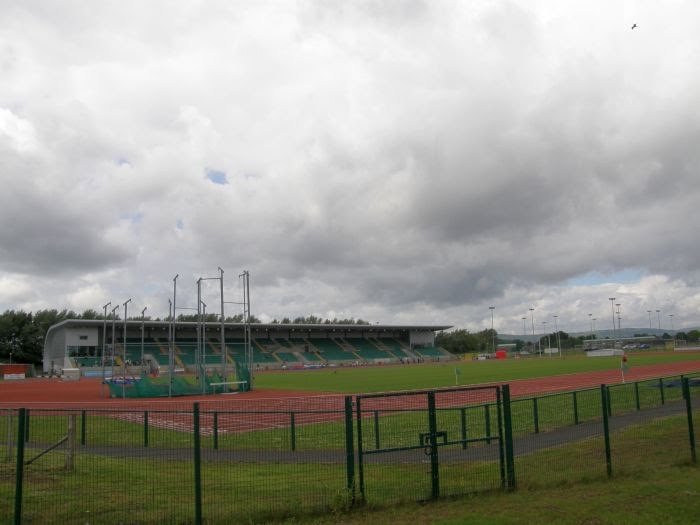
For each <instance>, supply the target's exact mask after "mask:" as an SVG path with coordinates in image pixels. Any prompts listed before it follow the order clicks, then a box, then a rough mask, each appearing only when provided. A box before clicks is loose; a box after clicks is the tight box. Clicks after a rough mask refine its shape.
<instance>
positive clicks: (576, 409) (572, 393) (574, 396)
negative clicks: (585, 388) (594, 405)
mask: <svg viewBox="0 0 700 525" xmlns="http://www.w3.org/2000/svg"><path fill="white" fill-rule="evenodd" d="M571 395H572V396H573V398H574V425H578V398H577V397H576V390H574V391H573V392H571Z"/></svg>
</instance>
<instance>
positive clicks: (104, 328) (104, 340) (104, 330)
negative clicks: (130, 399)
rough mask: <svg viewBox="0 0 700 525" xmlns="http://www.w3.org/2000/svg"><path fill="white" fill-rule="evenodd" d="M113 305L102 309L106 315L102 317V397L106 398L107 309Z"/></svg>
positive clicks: (110, 303) (108, 304) (109, 303)
mask: <svg viewBox="0 0 700 525" xmlns="http://www.w3.org/2000/svg"><path fill="white" fill-rule="evenodd" d="M111 305H112V301H110V302H108V303H107V304H106V305H104V306H103V307H102V309H103V310H104V315H103V316H102V383H100V397H104V388H105V372H106V370H105V348H106V346H107V307H108V306H111Z"/></svg>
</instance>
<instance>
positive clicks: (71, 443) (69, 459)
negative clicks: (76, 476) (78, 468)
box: [65, 414, 78, 472]
mask: <svg viewBox="0 0 700 525" xmlns="http://www.w3.org/2000/svg"><path fill="white" fill-rule="evenodd" d="M77 419H78V417H77V416H76V415H75V414H70V415H69V416H68V453H67V454H66V465H65V469H66V470H67V471H69V472H71V471H72V470H73V467H74V466H75V427H76V420H77Z"/></svg>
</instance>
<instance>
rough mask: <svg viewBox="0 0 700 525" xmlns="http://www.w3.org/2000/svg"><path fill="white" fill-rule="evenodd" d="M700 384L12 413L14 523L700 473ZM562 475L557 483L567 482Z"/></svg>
mask: <svg viewBox="0 0 700 525" xmlns="http://www.w3.org/2000/svg"><path fill="white" fill-rule="evenodd" d="M698 397H700V379H698V378H697V377H693V376H691V377H682V376H681V377H669V378H661V379H655V380H651V381H642V382H637V383H627V384H621V385H610V386H606V385H601V386H600V387H599V388H594V389H587V390H578V391H572V392H565V393H557V394H548V395H543V396H536V397H527V398H517V399H511V398H510V389H509V387H508V385H502V386H490V387H478V388H466V387H460V388H453V389H444V390H442V389H441V390H428V391H417V392H404V393H392V394H371V395H358V396H346V397H343V396H328V397H315V398H296V399H284V400H282V399H280V400H267V401H265V402H264V403H261V402H259V401H258V402H255V403H253V402H250V403H247V402H244V401H237V400H236V401H234V400H231V401H201V402H198V403H194V404H192V403H185V402H182V403H180V404H171V403H162V404H159V403H152V404H151V405H148V404H143V405H139V406H135V405H134V406H130V407H122V408H105V407H97V406H93V407H89V406H86V407H83V408H79V409H75V408H71V409H67V408H64V409H60V408H54V409H47V408H38V407H36V408H35V407H32V406H29V405H28V406H27V407H24V408H19V409H18V408H7V409H0V414H2V417H3V422H2V428H1V429H0V437H2V443H0V450H1V451H2V462H1V463H0V523H14V524H19V523H90V524H91V525H95V524H101V523H110V524H113V523H134V524H141V523H143V524H147V523H158V524H160V523H178V524H180V523H196V524H199V523H207V524H214V523H235V522H250V521H259V520H264V519H266V518H272V517H274V518H284V517H286V516H293V515H299V514H304V513H313V512H329V511H330V512H341V511H345V510H346V509H348V508H350V507H351V506H353V505H360V504H362V503H371V504H373V505H382V504H389V503H397V502H401V501H415V500H428V499H434V498H438V497H441V496H453V495H460V494H469V493H476V492H481V491H493V490H513V489H515V488H517V487H518V486H521V487H523V486H527V487H534V488H537V487H547V486H552V485H557V484H562V483H578V482H583V481H586V480H590V479H599V478H605V477H606V476H614V475H616V474H620V473H627V472H640V471H644V470H646V469H653V468H657V467H658V466H660V465H674V464H682V463H689V462H695V461H696V452H695V433H694V427H693V420H694V418H695V419H697V417H698V411H697V408H696V409H695V412H693V410H694V409H693V406H695V407H698V406H700V404H698V401H700V400H699V399H698ZM553 466H556V468H553Z"/></svg>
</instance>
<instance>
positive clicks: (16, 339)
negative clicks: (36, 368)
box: [0, 309, 370, 365]
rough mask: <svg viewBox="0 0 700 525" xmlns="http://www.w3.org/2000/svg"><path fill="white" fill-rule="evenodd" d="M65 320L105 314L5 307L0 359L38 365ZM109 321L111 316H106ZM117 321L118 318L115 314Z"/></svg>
mask: <svg viewBox="0 0 700 525" xmlns="http://www.w3.org/2000/svg"><path fill="white" fill-rule="evenodd" d="M67 319H92V320H103V319H105V316H104V314H103V313H102V312H98V311H96V310H92V309H88V310H85V311H83V312H82V313H78V312H74V311H73V310H65V309H64V310H55V309H53V310H37V311H36V312H24V311H22V310H6V311H5V312H4V313H2V314H0V362H10V361H12V362H13V363H14V362H18V363H28V364H34V365H37V364H40V363H41V360H42V358H43V353H44V338H45V337H46V332H47V331H48V329H49V328H50V327H51V326H53V325H55V324H57V323H60V322H61V321H65V320H67ZM107 319H108V320H111V319H112V318H111V316H109V315H108V316H107ZM116 319H117V320H121V319H120V317H119V316H118V315H117V316H116ZM128 319H130V320H140V319H141V316H140V315H139V316H129V317H128ZM143 319H144V320H147V321H170V318H169V317H166V318H164V319H161V318H159V317H157V318H155V319H154V318H152V317H150V316H145V317H144V318H143ZM205 320H206V321H207V322H218V321H219V320H220V316H219V315H217V314H206V315H205ZM177 321H182V322H187V321H190V322H194V321H197V314H181V315H178V316H177ZM226 322H227V323H242V322H243V314H236V315H232V316H228V317H226ZM250 322H251V323H260V322H261V321H260V319H258V318H257V317H255V316H253V315H251V316H250ZM272 323H273V324H292V323H294V324H352V325H368V324H370V323H368V322H367V321H363V320H362V319H355V318H350V319H323V318H321V317H316V316H314V315H308V316H301V317H294V318H291V319H290V318H289V317H285V318H283V319H282V320H281V321H278V320H277V319H275V320H273V321H272Z"/></svg>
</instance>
